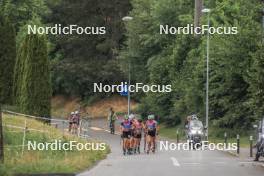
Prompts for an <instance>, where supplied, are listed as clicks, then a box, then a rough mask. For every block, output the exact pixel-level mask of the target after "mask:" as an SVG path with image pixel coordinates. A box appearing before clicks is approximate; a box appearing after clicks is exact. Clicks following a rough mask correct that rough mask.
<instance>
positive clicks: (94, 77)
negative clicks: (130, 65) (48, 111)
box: [47, 0, 130, 99]
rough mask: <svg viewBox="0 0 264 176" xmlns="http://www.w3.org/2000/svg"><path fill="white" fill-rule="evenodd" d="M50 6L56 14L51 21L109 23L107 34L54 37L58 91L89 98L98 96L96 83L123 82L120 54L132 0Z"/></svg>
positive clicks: (67, 0) (67, 2)
mask: <svg viewBox="0 0 264 176" xmlns="http://www.w3.org/2000/svg"><path fill="white" fill-rule="evenodd" d="M50 8H51V10H52V12H53V13H52V15H51V16H50V17H49V18H48V19H47V20H48V22H49V23H57V24H62V25H63V26H67V25H71V24H77V25H79V26H83V27H86V26H94V27H100V26H105V27H106V31H107V33H106V35H60V36H56V37H51V39H52V41H53V42H54V43H55V46H54V50H53V51H52V52H51V58H52V63H53V64H52V72H53V74H52V82H53V90H54V93H55V94H66V95H74V96H79V97H82V98H83V99H88V98H89V97H90V96H94V95H95V94H94V92H93V83H100V82H101V83H103V84H117V83H120V82H121V81H123V79H124V74H123V73H122V71H121V70H120V67H119V64H118V62H117V60H116V55H117V51H118V50H119V49H120V43H121V41H122V40H123V32H124V27H123V21H122V17H123V16H125V15H126V14H127V12H128V10H129V9H130V4H129V1H128V0H111V1H109V0H101V1H94V0H78V1H72V0H63V1H61V3H59V4H57V5H51V6H50ZM100 95H101V94H100ZM100 95H99V96H100Z"/></svg>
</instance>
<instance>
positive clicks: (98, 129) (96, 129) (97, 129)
mask: <svg viewBox="0 0 264 176" xmlns="http://www.w3.org/2000/svg"><path fill="white" fill-rule="evenodd" d="M91 129H92V130H95V131H102V130H103V129H101V128H97V127H91Z"/></svg>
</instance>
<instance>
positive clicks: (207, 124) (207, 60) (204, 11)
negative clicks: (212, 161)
mask: <svg viewBox="0 0 264 176" xmlns="http://www.w3.org/2000/svg"><path fill="white" fill-rule="evenodd" d="M210 11H211V10H210V9H203V10H202V12H203V13H207V24H208V28H209V27H210ZM206 43H207V44H206V109H205V111H206V138H207V140H208V128H209V56H210V55H209V51H210V33H209V31H207V42H206Z"/></svg>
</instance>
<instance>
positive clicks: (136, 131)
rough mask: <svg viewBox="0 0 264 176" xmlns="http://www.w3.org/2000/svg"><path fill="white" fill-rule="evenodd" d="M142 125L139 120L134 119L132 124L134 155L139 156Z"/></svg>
mask: <svg viewBox="0 0 264 176" xmlns="http://www.w3.org/2000/svg"><path fill="white" fill-rule="evenodd" d="M142 130H143V124H142V120H141V119H138V120H137V119H135V120H134V123H133V137H134V146H133V149H134V154H136V152H138V153H139V154H140V141H141V137H142Z"/></svg>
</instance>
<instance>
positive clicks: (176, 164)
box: [170, 157, 180, 167]
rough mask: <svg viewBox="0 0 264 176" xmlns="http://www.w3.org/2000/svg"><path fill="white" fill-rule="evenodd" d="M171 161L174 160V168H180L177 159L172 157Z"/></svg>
mask: <svg viewBox="0 0 264 176" xmlns="http://www.w3.org/2000/svg"><path fill="white" fill-rule="evenodd" d="M170 159H171V160H172V163H173V165H174V166H176V167H180V163H179V162H178V160H177V159H176V158H174V157H171V158H170Z"/></svg>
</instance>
